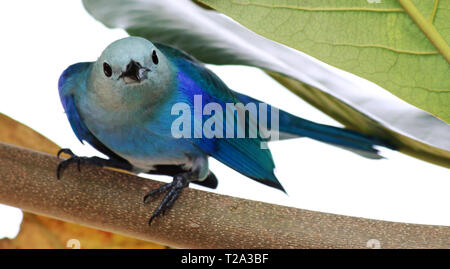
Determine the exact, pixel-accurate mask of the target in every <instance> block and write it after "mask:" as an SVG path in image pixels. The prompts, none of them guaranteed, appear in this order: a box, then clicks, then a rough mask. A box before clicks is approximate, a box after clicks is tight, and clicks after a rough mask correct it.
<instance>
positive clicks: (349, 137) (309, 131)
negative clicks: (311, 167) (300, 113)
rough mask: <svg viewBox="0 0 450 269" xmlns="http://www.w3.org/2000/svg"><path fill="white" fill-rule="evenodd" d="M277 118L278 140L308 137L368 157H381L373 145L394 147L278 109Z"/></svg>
mask: <svg viewBox="0 0 450 269" xmlns="http://www.w3.org/2000/svg"><path fill="white" fill-rule="evenodd" d="M236 96H237V97H238V99H239V100H240V101H241V102H242V103H244V104H248V103H250V102H254V103H256V104H260V103H262V102H261V101H258V100H256V99H254V98H252V97H249V96H246V95H243V94H240V93H237V92H236ZM267 106H268V107H267V111H268V112H269V114H268V115H267V118H268V119H270V112H271V111H272V108H271V107H270V105H267ZM278 119H279V126H278V131H279V138H278V139H279V140H284V139H289V138H295V137H309V138H312V139H314V140H318V141H321V142H325V143H328V144H332V145H334V146H338V147H341V148H343V149H346V150H350V151H352V152H354V153H356V154H359V155H361V156H363V157H366V158H370V159H381V158H383V157H382V156H381V155H379V151H378V150H377V149H376V148H375V146H382V147H386V148H390V149H395V148H394V147H393V146H392V145H390V144H389V143H387V142H386V141H383V140H382V139H380V138H377V137H373V136H368V135H365V134H362V133H359V132H356V131H352V130H349V129H345V128H339V127H334V126H329V125H325V124H320V123H315V122H312V121H309V120H305V119H302V118H300V117H297V116H294V115H292V114H290V113H288V112H286V111H283V110H280V109H279V110H278ZM269 126H270V124H269Z"/></svg>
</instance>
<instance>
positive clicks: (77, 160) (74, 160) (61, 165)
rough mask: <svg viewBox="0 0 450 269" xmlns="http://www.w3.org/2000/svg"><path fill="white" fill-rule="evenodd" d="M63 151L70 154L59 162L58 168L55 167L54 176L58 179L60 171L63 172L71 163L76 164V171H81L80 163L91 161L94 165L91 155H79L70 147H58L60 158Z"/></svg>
mask: <svg viewBox="0 0 450 269" xmlns="http://www.w3.org/2000/svg"><path fill="white" fill-rule="evenodd" d="M62 153H65V154H68V155H70V158H69V159H67V160H64V161H62V162H60V163H59V165H58V168H57V169H56V178H57V179H60V178H61V174H62V172H64V170H65V169H66V168H67V167H68V166H69V165H71V164H72V163H76V164H77V168H78V171H79V172H81V163H92V164H94V165H96V163H95V162H94V159H93V158H91V157H80V156H77V155H75V154H74V153H73V152H72V151H71V150H70V149H67V148H66V149H60V150H59V151H58V154H57V156H58V158H59V159H61V154H62ZM91 159H92V160H93V162H90V161H89V160H91Z"/></svg>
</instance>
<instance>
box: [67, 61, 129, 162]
mask: <svg viewBox="0 0 450 269" xmlns="http://www.w3.org/2000/svg"><path fill="white" fill-rule="evenodd" d="M91 68H92V63H90V62H83V63H76V64H73V65H71V66H69V67H68V68H67V69H66V70H64V72H63V73H62V74H61V76H60V77H59V81H58V89H59V97H60V98H61V103H62V105H63V107H64V111H65V112H66V115H67V118H68V119H69V122H70V126H71V127H72V130H73V132H74V133H75V135H76V136H77V138H78V139H79V140H80V142H81V143H83V141H86V142H88V143H89V144H90V145H92V146H93V147H94V148H95V149H97V150H98V151H100V152H101V153H103V154H105V155H106V156H108V157H109V158H110V159H115V160H118V161H122V162H125V163H128V161H126V160H125V159H123V158H122V157H120V156H118V155H117V154H116V153H114V152H113V151H111V150H110V149H109V148H107V147H106V146H105V145H104V144H103V143H102V142H100V140H98V139H97V137H95V136H94V135H93V134H92V132H91V131H89V129H88V128H87V127H86V125H85V124H84V122H83V119H82V118H81V116H80V114H79V113H78V109H77V107H76V102H75V97H74V92H75V91H85V90H86V79H87V75H88V73H89V70H90V69H91Z"/></svg>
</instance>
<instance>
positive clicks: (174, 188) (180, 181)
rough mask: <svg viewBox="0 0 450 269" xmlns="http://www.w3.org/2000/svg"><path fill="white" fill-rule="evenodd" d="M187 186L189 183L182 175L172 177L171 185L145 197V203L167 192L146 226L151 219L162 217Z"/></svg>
mask: <svg viewBox="0 0 450 269" xmlns="http://www.w3.org/2000/svg"><path fill="white" fill-rule="evenodd" d="M188 185H189V181H188V180H187V179H186V177H184V176H183V175H176V176H174V177H173V181H172V182H171V183H168V184H166V185H164V186H161V187H159V188H157V189H155V190H152V191H151V192H149V193H148V194H147V195H145V196H144V202H146V201H147V200H148V198H150V197H151V196H155V195H159V194H161V193H163V192H165V191H168V192H167V194H166V195H165V196H164V198H163V200H162V201H161V203H160V204H159V206H158V207H157V208H156V209H155V211H154V212H153V215H152V216H151V217H150V219H149V221H148V225H151V224H152V221H153V219H155V218H156V217H158V216H159V215H164V214H165V213H166V211H167V210H168V209H170V208H171V207H172V206H173V204H174V203H175V201H176V200H177V198H178V197H179V196H180V194H181V191H182V190H183V189H184V188H186V187H187V186H188Z"/></svg>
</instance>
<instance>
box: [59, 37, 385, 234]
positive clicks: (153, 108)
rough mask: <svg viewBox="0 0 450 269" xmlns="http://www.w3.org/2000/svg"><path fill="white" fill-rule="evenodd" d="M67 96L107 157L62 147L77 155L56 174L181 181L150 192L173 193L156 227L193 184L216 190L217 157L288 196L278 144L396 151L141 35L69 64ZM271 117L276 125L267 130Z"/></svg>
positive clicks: (76, 124) (76, 128)
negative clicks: (71, 169) (99, 170)
mask: <svg viewBox="0 0 450 269" xmlns="http://www.w3.org/2000/svg"><path fill="white" fill-rule="evenodd" d="M58 90H59V96H60V99H61V103H62V106H63V108H64V111H65V113H66V115H67V118H68V121H69V123H70V125H71V127H72V130H73V132H74V133H75V135H76V137H77V138H78V139H79V140H80V142H81V143H84V142H87V143H89V144H90V145H92V146H93V147H94V148H95V149H96V150H98V151H99V152H101V153H103V154H104V155H106V156H107V158H100V157H97V156H93V157H80V156H77V155H76V154H74V153H73V152H72V151H71V150H70V149H69V148H63V149H61V150H60V151H59V152H58V154H57V155H58V157H60V155H61V154H62V153H66V154H69V155H70V158H68V159H65V160H62V161H61V162H60V163H59V165H58V167H57V171H56V172H57V178H58V179H60V178H61V176H62V173H63V171H64V170H65V169H66V168H67V167H68V166H69V165H71V164H74V163H76V164H78V169H80V164H91V165H95V166H100V167H112V168H118V169H123V170H127V171H130V172H133V173H147V174H159V175H166V176H170V177H172V181H171V182H170V183H167V184H165V185H162V186H161V187H159V188H156V189H154V190H151V191H150V192H149V193H147V194H146V195H145V196H144V199H143V200H144V202H147V201H148V200H149V198H150V197H155V196H159V195H161V194H163V193H166V194H165V195H164V197H163V198H162V200H161V202H160V203H159V205H158V206H157V207H156V208H155V210H154V211H153V213H152V215H151V217H150V218H149V221H148V223H149V224H150V225H151V223H152V222H153V220H154V219H155V218H156V217H158V216H160V215H162V214H164V213H165V212H166V211H167V210H168V209H170V208H171V207H172V206H173V204H174V203H175V201H176V200H177V198H178V197H179V195H180V194H181V193H182V190H183V189H184V188H186V187H188V185H189V184H190V183H195V184H199V185H202V186H206V187H209V188H216V187H217V185H218V179H217V177H216V176H215V175H214V173H213V172H212V171H210V169H209V166H208V159H209V158H210V157H212V158H215V159H217V160H218V161H220V162H222V163H223V164H225V165H227V166H228V167H230V168H232V169H234V170H236V171H237V172H239V173H241V174H243V175H245V176H246V177H248V178H251V179H253V180H255V181H257V182H260V183H262V184H265V185H267V186H270V187H273V188H276V189H279V190H281V191H283V192H285V190H284V188H283V187H282V185H281V184H280V182H279V180H278V179H277V177H276V175H275V173H274V169H275V164H274V161H273V158H272V153H271V151H270V149H269V148H268V146H267V143H268V142H270V141H273V140H285V139H291V138H296V137H308V138H312V139H314V140H318V141H321V142H324V143H328V144H330V145H334V146H337V147H341V148H343V149H346V150H350V151H352V152H354V153H357V154H359V155H362V156H363V157H367V158H371V159H380V158H383V157H382V156H381V155H380V152H379V149H378V147H379V146H381V147H386V148H390V149H394V147H393V146H392V145H390V144H389V143H388V142H387V141H385V140H383V139H381V138H378V137H374V136H370V135H366V134H363V133H359V132H356V131H353V130H350V129H346V128H341V127H334V126H328V125H324V124H320V123H315V122H312V121H309V120H306V119H303V118H301V117H298V116H295V115H292V114H290V113H288V112H285V111H283V110H281V109H278V108H276V107H273V106H271V105H270V104H267V103H264V102H262V101H259V100H257V99H255V98H252V97H250V96H247V95H245V94H242V93H239V92H237V91H234V90H232V89H230V88H229V87H228V86H227V85H226V84H225V82H223V81H222V80H221V79H220V78H219V77H218V76H217V75H216V74H215V73H213V72H212V71H211V70H210V69H208V68H207V67H206V65H205V64H204V63H202V62H200V61H198V60H197V59H196V58H195V57H193V56H191V55H189V54H188V53H186V52H184V51H182V50H180V49H178V48H176V47H173V46H170V45H166V44H163V43H156V42H155V43H152V42H151V41H150V40H148V39H145V38H142V37H136V36H129V37H126V38H122V39H119V40H116V41H114V42H112V43H111V44H109V45H108V46H107V47H106V48H105V49H104V50H103V52H102V53H101V55H100V57H99V58H98V59H97V60H96V61H95V62H80V63H76V64H73V65H70V66H69V67H68V68H67V69H65V70H64V71H63V73H62V74H61V76H60V78H59V81H58ZM229 104H231V105H233V104H234V105H235V106H234V108H235V109H234V110H233V106H231V105H230V106H229V107H228V105H229ZM237 104H241V106H238V105H237ZM230 107H231V108H230ZM236 107H237V108H236ZM255 107H257V108H259V109H251V108H255ZM261 108H263V109H261ZM264 110H265V111H264ZM242 112H243V113H242ZM264 112H266V113H265V114H264ZM239 115H241V117H239ZM272 116H273V117H272ZM224 118H225V120H224ZM230 118H231V119H230ZM268 119H271V120H273V119H275V120H273V122H271V121H270V120H269V122H268V123H267V124H266V125H264V124H261V122H263V121H266V122H267V121H268ZM199 122H200V125H199V124H198V123H199ZM202 124H203V125H202ZM235 126H238V127H237V128H236V127H235ZM275 127H276V128H275ZM246 128H247V129H246ZM242 130H243V131H242ZM255 130H256V131H255ZM275 133H276V134H275ZM272 134H275V135H272Z"/></svg>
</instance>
